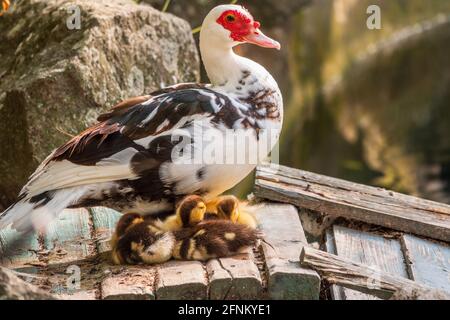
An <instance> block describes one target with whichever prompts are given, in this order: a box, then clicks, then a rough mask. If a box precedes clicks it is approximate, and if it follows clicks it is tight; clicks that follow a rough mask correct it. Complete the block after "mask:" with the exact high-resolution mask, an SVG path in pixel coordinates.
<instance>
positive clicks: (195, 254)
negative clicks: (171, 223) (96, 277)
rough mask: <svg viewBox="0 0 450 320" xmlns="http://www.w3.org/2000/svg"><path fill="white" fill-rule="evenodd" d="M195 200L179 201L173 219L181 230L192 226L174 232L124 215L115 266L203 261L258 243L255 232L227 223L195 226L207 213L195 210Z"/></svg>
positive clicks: (118, 231)
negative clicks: (175, 218) (178, 223)
mask: <svg viewBox="0 0 450 320" xmlns="http://www.w3.org/2000/svg"><path fill="white" fill-rule="evenodd" d="M198 198H199V197H198ZM198 198H197V197H195V198H186V201H181V203H180V204H179V206H178V208H177V215H176V216H177V217H178V218H179V219H181V220H182V221H181V222H182V225H183V226H185V225H191V226H188V227H184V228H179V226H178V225H175V226H176V227H177V228H178V230H175V231H165V230H161V229H160V228H159V227H158V226H156V225H155V224H154V221H151V220H145V219H143V218H142V216H140V215H139V214H133V213H129V214H125V215H123V216H122V218H121V219H120V220H119V222H118V224H117V227H116V231H115V234H114V236H115V239H116V240H115V241H114V242H113V248H112V258H113V261H114V263H116V264H138V263H145V264H154V263H162V262H165V261H167V260H169V259H170V258H172V257H173V258H175V259H182V260H200V261H205V260H209V259H211V258H219V257H226V256H230V255H234V254H236V253H239V252H242V251H243V250H246V249H247V248H248V247H252V246H254V245H255V244H256V243H257V241H258V239H260V234H259V232H257V231H256V230H255V229H252V228H251V227H249V226H247V225H243V224H237V223H233V222H231V221H229V220H220V219H218V220H210V221H200V222H198V223H197V221H199V218H200V217H201V216H203V215H204V214H205V211H206V206H201V205H200V206H198V201H197V200H198ZM196 199H197V200H196ZM200 199H201V198H200ZM191 200H195V201H191Z"/></svg>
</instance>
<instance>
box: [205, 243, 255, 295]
mask: <svg viewBox="0 0 450 320" xmlns="http://www.w3.org/2000/svg"><path fill="white" fill-rule="evenodd" d="M252 255H253V254H252V253H251V252H250V253H242V254H239V255H236V256H233V257H227V258H221V259H213V260H210V261H208V262H207V263H206V272H207V274H208V278H209V298H210V299H212V300H254V299H258V298H261V295H262V291H263V287H262V280H261V276H260V274H259V270H258V267H257V266H256V265H255V263H254V262H253V259H252Z"/></svg>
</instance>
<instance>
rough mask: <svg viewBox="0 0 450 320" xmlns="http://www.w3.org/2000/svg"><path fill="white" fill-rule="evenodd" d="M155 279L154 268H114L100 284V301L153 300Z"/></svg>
mask: <svg viewBox="0 0 450 320" xmlns="http://www.w3.org/2000/svg"><path fill="white" fill-rule="evenodd" d="M155 277H156V270H155V268H154V267H149V266H138V267H136V266H135V267H133V266H126V267H123V266H121V267H114V268H112V271H110V275H109V276H107V277H106V278H105V279H104V280H103V281H102V283H101V295H102V299H105V300H154V299H155V292H154V283H155Z"/></svg>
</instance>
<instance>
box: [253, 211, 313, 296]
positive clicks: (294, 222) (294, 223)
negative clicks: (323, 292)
mask: <svg viewBox="0 0 450 320" xmlns="http://www.w3.org/2000/svg"><path fill="white" fill-rule="evenodd" d="M257 219H258V221H259V223H260V228H261V230H262V231H263V233H264V238H265V241H266V242H267V243H269V244H270V245H271V246H272V247H273V248H272V247H270V246H269V245H268V244H266V243H262V249H263V252H264V257H265V260H266V266H267V270H268V294H269V298H271V299H318V298H319V293H320V277H319V275H318V274H317V273H316V272H314V271H311V270H308V269H304V268H302V267H300V265H299V263H298V261H299V253H300V252H301V250H302V248H303V246H305V245H307V241H306V237H305V234H304V232H303V227H302V224H301V222H300V218H299V217H298V212H297V209H296V208H295V207H293V206H291V205H279V204H265V205H264V206H262V207H261V208H260V209H259V210H258V215H257Z"/></svg>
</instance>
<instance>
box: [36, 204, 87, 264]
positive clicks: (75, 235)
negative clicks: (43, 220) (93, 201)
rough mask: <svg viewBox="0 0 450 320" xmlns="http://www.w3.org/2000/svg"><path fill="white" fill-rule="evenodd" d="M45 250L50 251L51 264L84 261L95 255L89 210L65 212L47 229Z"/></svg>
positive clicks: (67, 210)
mask: <svg viewBox="0 0 450 320" xmlns="http://www.w3.org/2000/svg"><path fill="white" fill-rule="evenodd" d="M44 248H45V250H48V251H49V254H48V256H47V259H48V263H49V264H55V263H65V262H72V261H77V260H82V259H83V258H85V257H88V256H92V255H93V254H95V247H94V245H93V242H92V239H91V226H90V217H89V212H88V210H86V209H66V210H64V211H63V212H62V213H61V214H60V215H59V216H58V218H57V219H55V220H54V221H52V222H51V223H50V224H49V226H48V227H47V230H46V233H45V235H44Z"/></svg>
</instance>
